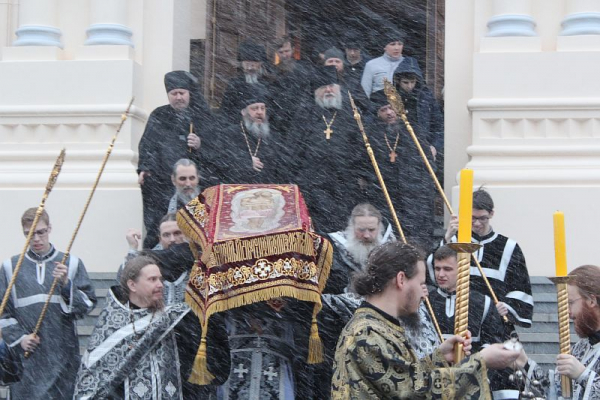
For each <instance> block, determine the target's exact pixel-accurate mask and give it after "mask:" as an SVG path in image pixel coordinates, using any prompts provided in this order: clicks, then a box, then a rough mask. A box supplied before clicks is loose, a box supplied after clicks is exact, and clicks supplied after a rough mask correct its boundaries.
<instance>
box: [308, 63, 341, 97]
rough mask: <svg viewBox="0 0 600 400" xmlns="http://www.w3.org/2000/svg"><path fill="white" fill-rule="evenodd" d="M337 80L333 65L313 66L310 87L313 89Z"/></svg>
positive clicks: (331, 83)
mask: <svg viewBox="0 0 600 400" xmlns="http://www.w3.org/2000/svg"><path fill="white" fill-rule="evenodd" d="M335 83H339V82H338V76H337V70H336V69H335V66H334V65H324V66H321V67H318V68H315V70H314V74H313V79H312V82H311V88H312V90H313V91H315V90H317V89H318V88H320V87H321V86H327V85H333V84H335Z"/></svg>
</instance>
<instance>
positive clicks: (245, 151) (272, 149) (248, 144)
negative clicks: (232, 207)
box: [215, 84, 291, 184]
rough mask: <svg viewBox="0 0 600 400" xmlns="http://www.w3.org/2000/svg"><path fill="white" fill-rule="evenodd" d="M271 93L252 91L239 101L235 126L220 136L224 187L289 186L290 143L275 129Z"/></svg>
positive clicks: (218, 161)
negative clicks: (280, 184)
mask: <svg viewBox="0 0 600 400" xmlns="http://www.w3.org/2000/svg"><path fill="white" fill-rule="evenodd" d="M267 98H268V96H267V90H266V88H265V87H264V86H263V85H261V84H256V85H253V86H252V87H249V88H248V89H247V90H246V91H245V92H244V93H243V94H242V96H241V97H240V99H239V106H238V107H239V109H238V110H235V115H232V116H231V117H232V119H233V118H236V119H237V121H236V123H235V124H232V125H230V126H229V127H228V128H227V129H225V130H223V131H222V132H220V133H219V135H218V137H219V145H218V149H219V150H218V151H219V153H218V154H219V155H218V157H216V161H215V163H216V165H217V171H218V175H219V177H220V183H250V184H253V183H289V182H290V181H291V178H290V176H289V173H288V172H287V171H288V167H287V164H288V162H289V160H288V157H287V151H288V149H287V148H286V141H285V138H284V137H282V136H281V135H280V134H279V133H278V132H276V131H274V130H273V129H271V126H270V124H269V115H268V108H267V104H268V100H267Z"/></svg>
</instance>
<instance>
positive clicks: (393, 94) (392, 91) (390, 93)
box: [383, 78, 509, 324]
mask: <svg viewBox="0 0 600 400" xmlns="http://www.w3.org/2000/svg"><path fill="white" fill-rule="evenodd" d="M383 85H384V92H385V94H386V96H387V98H388V101H389V102H390V105H391V106H392V108H393V109H394V111H395V112H396V114H398V115H399V116H400V118H401V119H402V121H403V122H404V125H405V126H406V129H407V130H408V133H409V134H410V137H411V138H412V140H413V142H414V143H415V146H417V150H418V151H419V154H420V155H421V158H422V159H423V162H424V163H425V167H426V168H427V171H429V175H431V178H432V179H433V183H434V184H435V187H436V188H437V190H438V192H439V194H440V196H441V197H442V200H443V201H444V204H446V208H447V209H448V212H450V214H452V215H456V214H454V210H453V209H452V206H451V205H450V201H449V200H448V197H447V196H446V193H444V189H443V188H442V185H441V184H440V181H439V180H438V178H437V176H436V175H435V171H434V170H433V168H432V167H431V163H430V162H429V159H428V158H427V156H426V155H425V152H424V151H423V146H421V143H420V142H419V138H418V137H417V135H416V134H415V131H414V129H413V128H412V126H411V125H410V122H409V121H408V117H407V116H406V110H405V108H404V103H403V102H402V99H401V98H400V96H399V95H398V92H397V91H396V88H394V85H392V84H391V83H390V81H388V80H387V79H386V78H384V80H383ZM470 240H471V239H470V238H469V241H470ZM471 257H472V259H473V261H474V262H475V265H476V266H477V269H478V270H479V273H480V274H481V278H483V281H484V282H485V285H486V286H487V288H488V291H489V293H490V296H491V297H492V300H493V301H494V304H495V305H497V304H498V302H499V301H498V296H496V293H495V292H494V289H493V288H492V285H491V284H490V281H489V280H488V278H487V276H486V275H485V272H483V268H482V267H481V264H480V263H479V260H478V259H477V257H476V256H475V254H473V253H471ZM502 319H503V320H504V323H507V324H508V323H509V320H508V317H507V316H506V315H504V316H503V317H502Z"/></svg>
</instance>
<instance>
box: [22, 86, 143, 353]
mask: <svg viewBox="0 0 600 400" xmlns="http://www.w3.org/2000/svg"><path fill="white" fill-rule="evenodd" d="M134 99H135V98H134V97H132V98H131V100H130V101H129V104H128V105H127V109H126V110H125V113H124V114H122V115H121V123H120V124H119V127H118V128H117V131H116V132H115V134H114V136H113V138H112V140H111V142H110V144H109V145H108V149H107V150H106V154H104V159H103V160H102V165H101V166H100V170H99V171H98V175H97V176H96V180H95V182H94V185H93V186H92V190H91V191H90V194H89V196H88V199H87V201H86V203H85V206H84V207H83V211H82V213H81V215H80V216H79V221H78V222H77V226H76V227H75V231H74V232H73V235H72V236H71V240H70V241H69V244H68V246H67V249H66V250H65V253H64V256H63V258H62V260H61V261H60V263H61V264H65V263H66V262H67V259H68V258H69V254H70V253H71V248H72V247H73V243H74V242H75V238H76V237H77V234H78V233H79V228H81V224H82V222H83V218H84V217H85V214H86V213H87V210H88V207H89V206H90V203H91V202H92V198H93V197H94V193H95V192H96V188H97V187H98V183H99V182H100V178H101V177H102V173H103V172H104V167H106V163H107V162H108V158H109V157H110V154H111V153H112V151H113V148H114V147H115V142H116V140H117V136H118V135H119V133H120V132H121V128H122V127H123V125H124V124H125V121H126V120H127V117H128V116H129V111H130V109H131V105H132V104H133V100H134ZM58 280H59V278H54V280H53V281H52V285H51V286H50V291H49V292H48V297H47V298H46V302H45V303H44V307H43V308H42V312H41V313H40V316H39V318H38V320H37V323H36V324H35V328H34V329H33V332H32V333H33V334H34V335H37V334H38V333H39V331H40V328H41V326H42V322H43V321H44V317H45V316H46V312H47V311H48V306H49V305H50V300H51V299H52V295H53V294H54V291H55V290H56V286H58ZM30 355H31V353H30V352H28V351H26V352H25V358H28V357H29V356H30Z"/></svg>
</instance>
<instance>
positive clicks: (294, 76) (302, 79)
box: [269, 36, 312, 135]
mask: <svg viewBox="0 0 600 400" xmlns="http://www.w3.org/2000/svg"><path fill="white" fill-rule="evenodd" d="M275 46H276V48H277V57H278V59H279V62H278V63H277V64H276V65H275V66H274V67H273V74H272V77H271V80H272V81H271V83H270V84H269V92H270V94H271V100H272V103H271V104H272V112H271V114H272V116H273V118H272V121H271V123H272V125H273V127H274V129H275V130H277V131H278V132H281V133H282V134H283V135H287V134H288V133H289V132H288V129H289V127H290V124H291V122H292V121H293V118H294V116H295V115H296V112H297V110H298V108H299V106H300V105H301V104H304V102H305V101H307V100H309V97H310V81H311V78H312V65H311V64H310V63H309V62H307V61H303V60H296V59H295V58H294V48H293V46H292V39H291V38H290V37H288V36H285V37H283V38H281V39H279V40H278V41H277V43H275Z"/></svg>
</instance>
